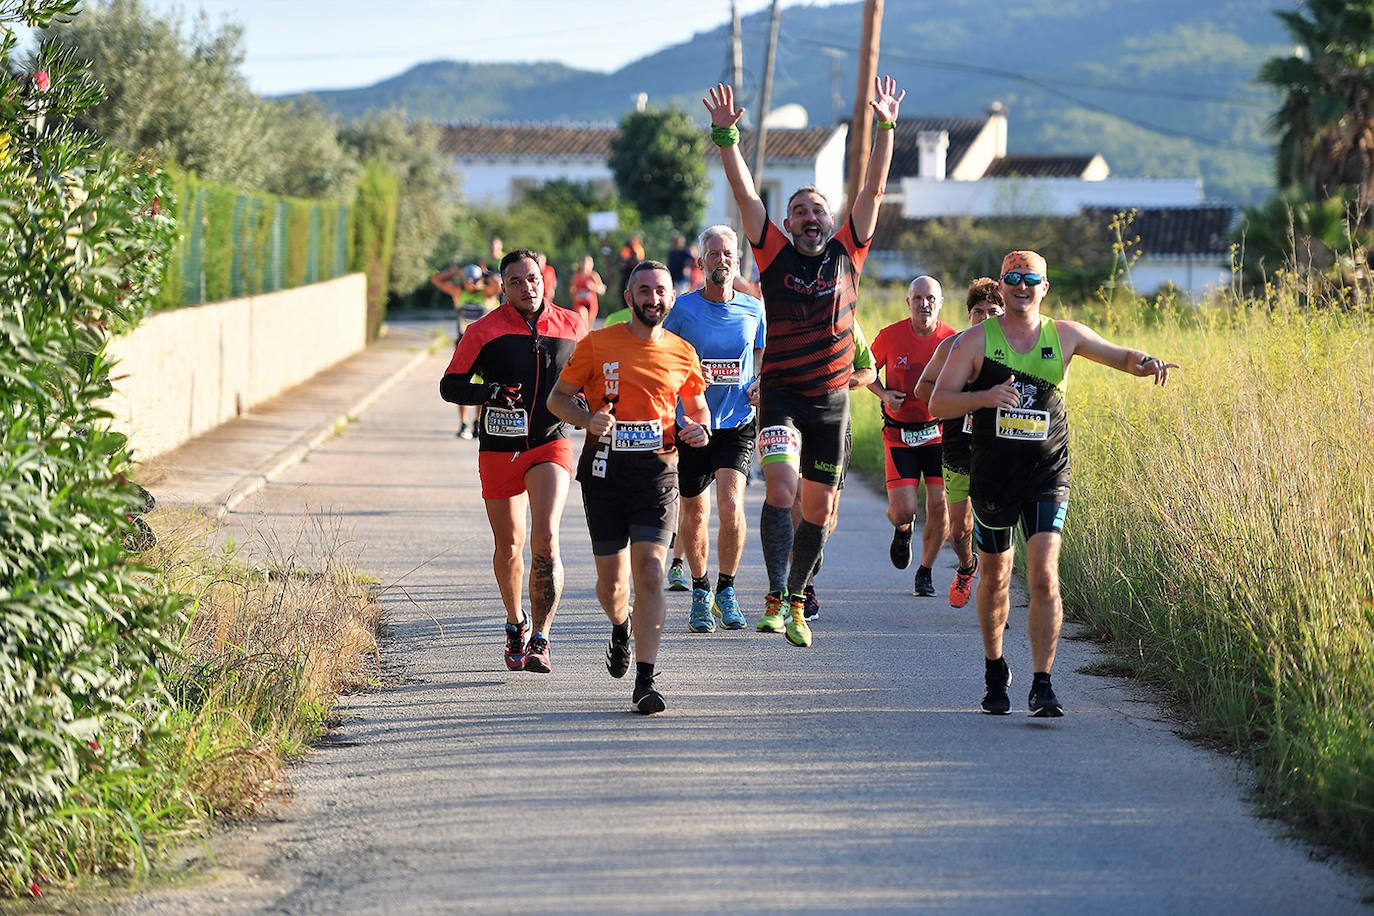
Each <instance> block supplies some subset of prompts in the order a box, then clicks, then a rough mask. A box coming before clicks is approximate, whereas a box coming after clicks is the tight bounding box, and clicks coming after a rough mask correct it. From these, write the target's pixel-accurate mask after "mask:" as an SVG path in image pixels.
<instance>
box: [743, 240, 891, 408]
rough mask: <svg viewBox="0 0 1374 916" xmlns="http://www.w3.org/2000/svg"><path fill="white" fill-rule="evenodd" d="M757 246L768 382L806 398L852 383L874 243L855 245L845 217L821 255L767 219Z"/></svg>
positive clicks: (764, 373) (764, 374) (764, 378)
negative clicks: (863, 287) (862, 280)
mask: <svg viewBox="0 0 1374 916" xmlns="http://www.w3.org/2000/svg"><path fill="white" fill-rule="evenodd" d="M751 244H752V245H753V249H754V258H755V260H756V261H757V262H758V265H759V285H760V287H761V289H762V291H763V306H764V311H765V313H766V314H767V318H768V346H767V347H766V348H765V349H764V351H763V371H762V373H761V382H762V384H763V385H765V386H768V387H772V388H783V389H787V390H789V391H795V392H797V393H798V394H803V395H806V396H808V397H814V396H817V395H821V394H825V393H827V392H830V391H837V390H839V389H842V388H846V387H847V386H848V385H849V376H850V373H851V372H852V370H853V368H854V307H855V305H856V304H857V302H858V286H859V274H860V273H861V272H862V270H863V265H864V259H865V258H866V257H867V256H868V242H865V243H864V244H862V245H859V244H857V243H856V242H855V241H854V231H853V228H852V227H851V226H850V223H849V221H848V220H846V221H845V223H844V225H843V226H841V227H840V231H839V232H836V233H835V235H834V237H833V238H831V239H830V241H829V242H827V243H826V245H825V249H824V250H823V251H822V252H821V253H820V254H818V255H806V254H802V253H801V252H800V251H798V250H797V249H796V246H794V245H793V244H792V241H791V240H790V239H789V238H788V237H787V236H786V235H784V234H783V232H782V230H781V229H779V228H778V227H777V226H775V225H773V223H772V221H769V222H768V223H766V224H765V228H764V231H763V239H762V241H761V242H759V243H758V244H753V243H751Z"/></svg>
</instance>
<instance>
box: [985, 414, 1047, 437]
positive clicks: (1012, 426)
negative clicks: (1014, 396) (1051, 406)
mask: <svg viewBox="0 0 1374 916" xmlns="http://www.w3.org/2000/svg"><path fill="white" fill-rule="evenodd" d="M1049 435H1050V412H1049V411H1048V410H1026V409H1025V408H1021V407H999V408H997V438H999V439H1020V440H1022V441H1027V442H1043V441H1044V440H1045V439H1047V438H1049Z"/></svg>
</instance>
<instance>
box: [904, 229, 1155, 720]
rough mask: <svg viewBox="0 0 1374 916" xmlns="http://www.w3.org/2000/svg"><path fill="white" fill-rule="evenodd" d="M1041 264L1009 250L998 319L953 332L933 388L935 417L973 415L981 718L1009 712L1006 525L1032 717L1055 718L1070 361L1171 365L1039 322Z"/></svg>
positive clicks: (1082, 330)
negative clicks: (1023, 609) (1022, 569)
mask: <svg viewBox="0 0 1374 916" xmlns="http://www.w3.org/2000/svg"><path fill="white" fill-rule="evenodd" d="M1045 267H1046V265H1045V259H1044V258H1042V257H1041V256H1040V255H1038V254H1036V253H1035V252H1034V251H1013V252H1011V253H1010V254H1008V255H1007V256H1006V257H1005V258H1004V259H1003V260H1002V282H1001V293H1002V299H1003V301H1004V302H1005V303H1006V313H1005V314H1004V315H1003V316H1002V317H1000V318H998V319H997V320H995V321H985V322H983V323H982V324H980V325H978V326H977V327H974V328H969V329H968V330H967V331H965V332H964V333H963V334H961V335H960V336H959V339H958V341H956V342H955V344H954V349H953V350H952V351H950V354H949V359H948V360H946V362H945V367H944V369H943V370H941V372H940V377H939V378H938V379H937V380H936V382H935V391H934V393H932V394H931V396H930V408H931V410H932V411H933V412H934V413H935V415H936V416H939V417H959V416H963V415H964V414H967V413H972V414H973V454H972V462H971V466H970V470H971V474H970V477H969V491H970V492H969V499H970V500H971V502H972V504H973V516H974V529H973V537H974V540H975V541H976V542H977V544H978V554H979V556H978V560H979V565H980V566H981V567H982V571H983V572H982V577H981V578H980V581H979V582H978V624H979V628H980V629H981V630H982V634H983V652H984V656H985V663H986V664H985V671H984V677H983V680H984V684H985V685H986V688H987V689H986V692H985V693H984V695H983V703H982V707H983V711H984V712H987V713H991V714H994V715H1006V714H1007V713H1009V712H1010V711H1011V699H1010V698H1009V697H1008V695H1007V688H1008V687H1009V686H1010V685H1011V669H1010V668H1009V667H1008V666H1007V663H1006V660H1005V659H1004V658H1003V657H1002V634H1003V630H1004V629H1005V627H1006V622H1007V614H1008V612H1009V610H1010V606H1009V600H1008V595H1009V589H1010V586H1011V567H1012V552H1011V547H1012V527H1013V526H1014V525H1016V524H1018V523H1019V524H1020V525H1021V530H1022V531H1023V532H1024V533H1025V535H1026V584H1027V586H1028V589H1029V591H1030V609H1029V611H1028V612H1027V615H1026V623H1027V630H1028V631H1029V635H1030V648H1031V662H1032V671H1033V676H1032V680H1031V688H1030V695H1029V699H1028V703H1029V706H1030V713H1031V715H1032V716H1040V717H1045V716H1062V715H1063V714H1064V706H1063V704H1062V703H1060V701H1059V698H1058V697H1057V696H1056V695H1055V692H1054V687H1053V686H1052V685H1051V683H1050V671H1051V669H1052V668H1053V667H1054V654H1055V649H1056V648H1057V646H1058V643H1059V628H1060V625H1061V623H1062V620H1063V607H1062V605H1061V602H1060V597H1059V547H1060V542H1061V540H1062V537H1061V534H1060V532H1061V531H1062V530H1063V527H1064V515H1065V513H1066V512H1067V510H1068V505H1069V424H1068V417H1067V415H1066V413H1065V409H1064V392H1065V389H1066V387H1067V375H1068V368H1069V361H1070V360H1072V359H1073V357H1075V356H1083V357H1085V358H1086V359H1090V360H1092V361H1093V362H1097V363H1101V364H1102V365H1104V366H1110V367H1111V368H1113V369H1118V370H1120V371H1122V372H1126V373H1128V374H1130V375H1135V376H1140V377H1143V378H1153V379H1154V380H1155V384H1157V385H1161V386H1162V385H1165V384H1167V383H1168V381H1169V370H1170V369H1176V368H1178V366H1177V364H1175V363H1169V362H1165V361H1164V360H1162V359H1156V358H1155V357H1153V356H1150V355H1149V354H1147V353H1144V352H1142V351H1140V350H1130V349H1127V348H1126V347H1121V346H1117V345H1116V344H1112V343H1108V342H1107V341H1105V340H1103V339H1102V337H1101V336H1099V335H1098V334H1097V333H1096V332H1095V331H1093V330H1092V329H1091V328H1088V327H1085V326H1084V325H1082V324H1079V323H1078V322H1076V321H1056V320H1054V319H1053V318H1049V317H1048V316H1043V315H1041V314H1040V304H1041V302H1042V301H1043V300H1044V298H1045V294H1046V293H1047V292H1048V291H1049V279H1048V278H1047V276H1046V271H1045Z"/></svg>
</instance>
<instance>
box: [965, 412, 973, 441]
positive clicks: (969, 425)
mask: <svg viewBox="0 0 1374 916" xmlns="http://www.w3.org/2000/svg"><path fill="white" fill-rule="evenodd" d="M964 435H965V436H971V435H973V414H971V413H966V414H964Z"/></svg>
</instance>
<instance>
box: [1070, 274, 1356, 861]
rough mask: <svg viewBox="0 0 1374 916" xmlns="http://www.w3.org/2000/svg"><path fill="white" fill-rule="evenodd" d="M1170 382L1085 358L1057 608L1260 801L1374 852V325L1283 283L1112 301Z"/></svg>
mask: <svg viewBox="0 0 1374 916" xmlns="http://www.w3.org/2000/svg"><path fill="white" fill-rule="evenodd" d="M1108 323H1109V324H1115V325H1117V327H1116V328H1115V330H1116V332H1117V336H1122V337H1129V338H1130V339H1131V342H1132V344H1133V345H1135V346H1142V347H1145V348H1147V349H1149V350H1150V352H1152V353H1156V354H1159V355H1163V356H1167V357H1169V358H1170V359H1172V360H1174V361H1176V362H1180V363H1182V364H1183V366H1184V368H1183V370H1182V371H1180V372H1178V373H1177V374H1176V375H1175V380H1174V383H1173V384H1171V385H1170V387H1169V389H1167V390H1164V391H1161V390H1152V389H1150V388H1149V386H1148V385H1147V384H1144V383H1142V382H1141V381H1140V380H1138V379H1133V378H1129V377H1126V376H1124V375H1122V374H1120V373H1116V372H1112V371H1110V370H1107V369H1104V368H1101V367H1096V366H1092V365H1091V364H1088V363H1082V362H1075V364H1074V366H1073V369H1072V371H1071V380H1070V399H1069V401H1070V406H1071V421H1070V422H1071V426H1072V430H1073V441H1072V446H1071V449H1072V452H1071V454H1072V456H1073V462H1074V465H1073V491H1072V497H1071V503H1070V510H1069V522H1068V525H1067V528H1066V532H1065V541H1064V553H1063V560H1062V575H1063V585H1064V598H1065V606H1066V610H1067V611H1068V612H1069V613H1070V614H1072V615H1073V616H1075V617H1077V618H1079V619H1081V620H1084V621H1086V622H1088V623H1089V624H1090V625H1092V626H1093V627H1095V628H1098V629H1100V630H1102V631H1103V632H1105V633H1108V634H1110V635H1111V636H1112V637H1113V639H1114V640H1115V641H1116V644H1117V646H1118V647H1119V648H1122V649H1123V650H1124V651H1125V652H1126V653H1127V654H1128V656H1129V657H1130V658H1131V660H1132V663H1133V664H1134V665H1135V666H1136V668H1137V669H1138V671H1139V672H1140V673H1141V674H1142V675H1144V676H1147V677H1149V678H1150V679H1152V680H1154V681H1156V682H1157V683H1161V684H1164V685H1166V686H1167V687H1169V688H1170V689H1172V690H1173V691H1175V692H1176V694H1177V695H1178V696H1179V697H1180V698H1182V699H1183V701H1184V702H1185V703H1186V705H1187V708H1188V709H1189V710H1190V711H1191V712H1192V714H1193V715H1194V716H1195V717H1196V719H1197V720H1198V722H1199V723H1200V725H1201V726H1202V727H1203V728H1205V729H1206V730H1208V731H1210V732H1212V733H1214V734H1217V735H1220V736H1223V737H1225V738H1226V739H1228V740H1229V741H1230V742H1232V743H1233V744H1234V745H1235V746H1237V747H1240V748H1244V749H1246V750H1247V751H1249V752H1250V754H1251V758H1252V760H1253V761H1254V764H1255V770H1256V773H1257V774H1258V776H1259V779H1260V783H1261V786H1262V788H1263V790H1264V796H1265V798H1266V800H1267V804H1268V805H1269V806H1270V807H1272V808H1273V809H1274V810H1276V811H1280V812H1283V813H1285V814H1286V815H1287V816H1289V817H1290V818H1291V819H1293V820H1294V821H1296V822H1298V823H1301V824H1305V825H1309V826H1311V827H1313V828H1315V829H1316V830H1317V831H1318V832H1319V833H1320V835H1321V836H1323V837H1324V838H1325V839H1326V840H1328V841H1330V842H1334V843H1337V844H1339V845H1342V846H1345V847H1346V848H1347V849H1349V850H1351V851H1352V852H1354V853H1356V854H1357V855H1360V856H1362V857H1365V858H1367V859H1368V858H1371V857H1374V654H1372V653H1374V401H1372V400H1371V399H1372V398H1374V364H1371V362H1370V359H1369V353H1370V350H1371V345H1372V344H1374V327H1371V322H1370V316H1369V315H1368V314H1366V313H1359V312H1356V313H1352V312H1347V311H1341V310H1336V309H1324V310H1312V309H1308V310H1300V309H1298V308H1296V307H1293V306H1292V304H1291V303H1288V304H1285V303H1284V302H1282V301H1278V302H1270V303H1268V304H1267V305H1264V306H1256V305H1254V304H1251V305H1250V306H1245V305H1240V304H1236V303H1234V302H1233V303H1231V304H1230V305H1228V306H1226V307H1224V308H1220V309H1215V308H1214V309H1212V310H1209V311H1206V312H1199V313H1192V312H1189V311H1187V310H1171V309H1164V310H1156V311H1155V312H1154V314H1152V310H1151V309H1150V308H1149V307H1148V305H1146V304H1144V303H1142V307H1141V308H1139V309H1137V310H1136V312H1135V313H1134V315H1133V316H1131V317H1129V318H1128V317H1126V316H1125V315H1123V314H1121V313H1118V314H1117V316H1116V320H1115V321H1111V320H1109V321H1108Z"/></svg>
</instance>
